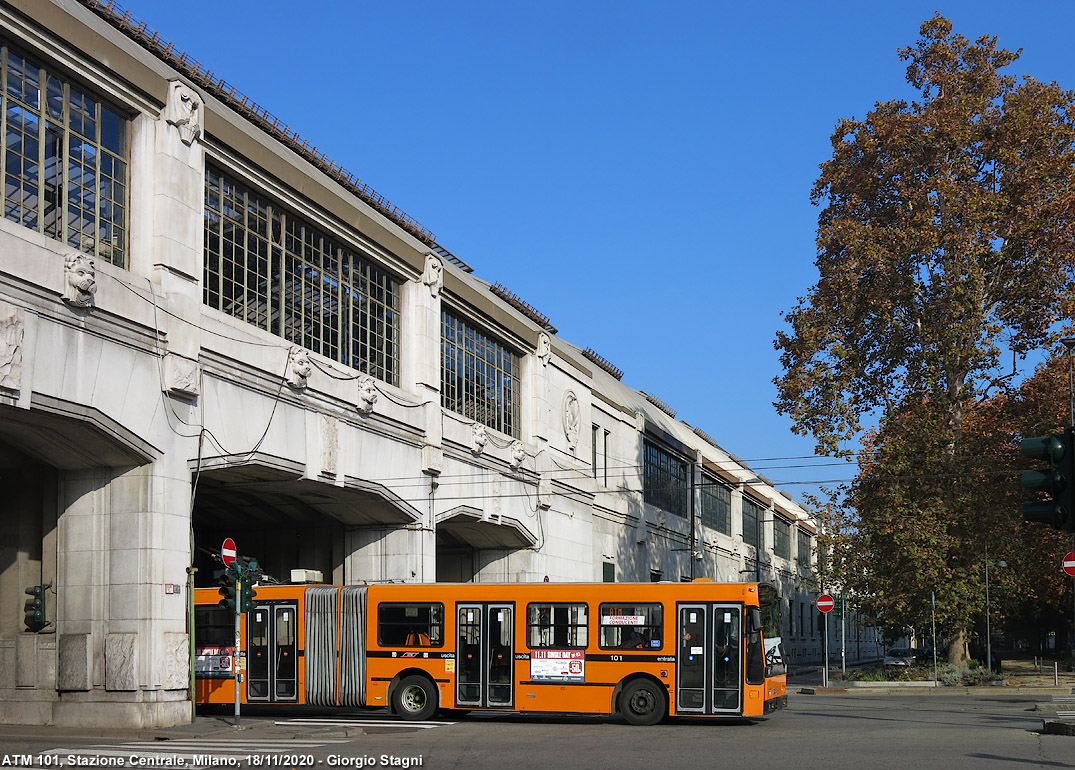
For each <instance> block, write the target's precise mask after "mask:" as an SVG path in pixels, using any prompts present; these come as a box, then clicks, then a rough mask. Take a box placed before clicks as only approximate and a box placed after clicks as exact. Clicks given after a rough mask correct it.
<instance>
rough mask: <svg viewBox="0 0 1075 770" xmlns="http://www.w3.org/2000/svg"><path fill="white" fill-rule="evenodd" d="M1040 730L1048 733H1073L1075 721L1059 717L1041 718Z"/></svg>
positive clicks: (1074, 732)
mask: <svg viewBox="0 0 1075 770" xmlns="http://www.w3.org/2000/svg"><path fill="white" fill-rule="evenodd" d="M1041 731H1042V732H1043V733H1047V734H1048V735H1075V722H1071V721H1065V720H1060V719H1043V720H1042V722H1041Z"/></svg>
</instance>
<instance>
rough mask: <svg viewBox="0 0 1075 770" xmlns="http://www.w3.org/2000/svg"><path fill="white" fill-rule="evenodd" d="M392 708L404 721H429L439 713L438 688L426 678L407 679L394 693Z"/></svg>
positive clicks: (414, 677) (401, 682) (416, 676)
mask: <svg viewBox="0 0 1075 770" xmlns="http://www.w3.org/2000/svg"><path fill="white" fill-rule="evenodd" d="M392 707H393V710H394V711H395V712H396V713H397V714H398V715H399V716H401V717H402V718H403V719H407V720H410V721H421V720H424V719H429V718H430V717H431V716H433V715H434V714H435V713H436V712H437V688H436V687H435V686H434V684H433V683H432V682H430V681H429V680H428V679H426V678H425V677H424V676H418V675H414V676H408V677H405V678H404V679H403V680H401V681H400V683H399V684H398V685H396V689H395V690H393V691H392Z"/></svg>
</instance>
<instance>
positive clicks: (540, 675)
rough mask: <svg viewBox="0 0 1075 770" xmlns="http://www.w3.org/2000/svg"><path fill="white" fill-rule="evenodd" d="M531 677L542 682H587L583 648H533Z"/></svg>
mask: <svg viewBox="0 0 1075 770" xmlns="http://www.w3.org/2000/svg"><path fill="white" fill-rule="evenodd" d="M530 678H531V679H533V680H534V681H540V682H585V681H586V653H585V652H583V651H582V650H531V651H530Z"/></svg>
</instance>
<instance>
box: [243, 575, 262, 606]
mask: <svg viewBox="0 0 1075 770" xmlns="http://www.w3.org/2000/svg"><path fill="white" fill-rule="evenodd" d="M256 598H258V594H257V591H255V590H254V579H253V576H252V575H250V574H249V573H248V574H247V575H246V577H244V578H243V584H242V588H241V589H240V591H239V611H240V612H250V611H251V610H252V609H254V600H255V599H256Z"/></svg>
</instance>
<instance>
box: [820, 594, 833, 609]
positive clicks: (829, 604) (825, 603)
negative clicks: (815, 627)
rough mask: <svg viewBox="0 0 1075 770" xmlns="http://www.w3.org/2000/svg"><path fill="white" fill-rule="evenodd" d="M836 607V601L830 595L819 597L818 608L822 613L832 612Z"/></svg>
mask: <svg viewBox="0 0 1075 770" xmlns="http://www.w3.org/2000/svg"><path fill="white" fill-rule="evenodd" d="M835 606H836V600H835V599H833V598H832V597H831V596H829V595H828V594H821V596H819V597H817V608H818V610H820V611H821V612H832V608H833V607H835Z"/></svg>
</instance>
